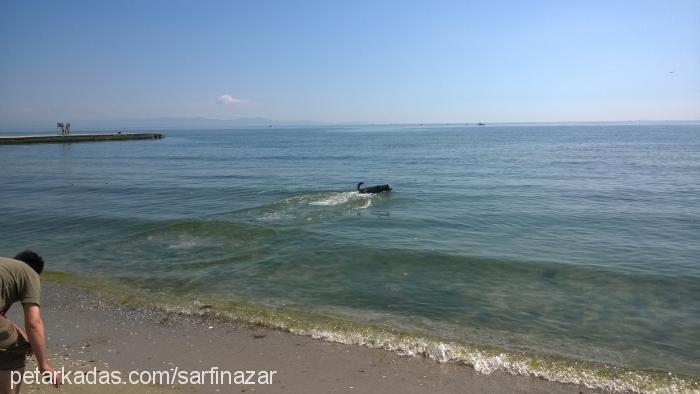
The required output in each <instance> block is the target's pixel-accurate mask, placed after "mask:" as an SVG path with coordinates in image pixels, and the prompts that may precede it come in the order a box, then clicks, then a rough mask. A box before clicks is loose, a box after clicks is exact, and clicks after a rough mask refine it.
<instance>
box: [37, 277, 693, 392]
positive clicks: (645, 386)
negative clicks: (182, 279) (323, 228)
mask: <svg viewBox="0 0 700 394" xmlns="http://www.w3.org/2000/svg"><path fill="white" fill-rule="evenodd" d="M46 279H47V280H51V281H55V282H59V283H64V284H68V285H71V286H78V287H80V288H83V289H85V290H87V291H89V292H91V293H94V294H95V295H96V296H98V297H100V298H105V299H107V300H109V301H112V302H116V303H118V304H122V305H133V306H135V307H147V308H153V309H154V310H160V311H163V312H166V313H173V314H178V315H182V316H184V317H188V316H198V317H207V318H213V319H220V320H222V321H236V322H243V323H247V324H251V325H254V326H264V327H268V328H273V329H279V330H283V331H287V332H290V333H292V334H296V335H305V336H311V337H313V338H316V339H321V340H325V341H329V342H338V343H343V344H350V345H360V346H366V347H370V348H378V349H384V350H387V351H391V352H395V353H397V354H399V355H402V356H411V357H425V358H428V359H431V360H434V361H436V362H439V363H446V362H451V363H456V364H465V365H469V366H471V367H473V368H474V370H476V371H477V372H479V373H482V374H491V373H494V372H497V371H502V372H506V373H509V374H513V375H522V376H530V377H535V378H541V379H545V380H549V381H554V382H560V383H570V384H576V385H582V386H585V387H588V388H592V389H603V390H608V391H614V392H634V393H690V392H700V379H698V378H697V377H691V376H684V375H680V374H674V373H670V372H666V371H660V370H639V369H632V368H626V367H621V366H616V365H611V364H605V363H599V362H592V361H582V360H575V359H568V358H563V357H557V356H548V355H543V354H538V353H528V352H514V351H510V350H506V349H502V348H498V347H495V346H489V345H480V344H474V343H467V342H462V341H454V340H448V339H444V338H439V337H432V336H427V335H419V334H415V333H411V332H406V331H399V330H395V329H390V328H388V327H385V326H376V325H370V324H364V323H359V322H355V321H349V320H344V319H340V318H336V317H330V316H325V315H318V314H314V313H310V312H303V311H299V310H295V309H287V308H278V307H272V306H264V305H259V304H253V303H248V302H240V301H228V302H222V301H220V300H215V299H211V298H208V297H198V298H193V297H194V296H191V297H186V298H182V297H178V300H179V301H178V302H177V303H173V302H172V298H171V297H170V296H168V295H167V294H156V293H153V292H151V291H149V290H148V289H147V288H143V287H140V286H138V285H136V286H135V285H134V283H133V281H129V282H128V283H127V282H126V280H124V281H120V280H115V279H104V278H96V277H90V278H86V277H82V276H78V275H72V274H65V273H56V272H49V273H47V274H46ZM205 304H206V305H208V306H209V307H207V308H206V309H205V308H202V305H205Z"/></svg>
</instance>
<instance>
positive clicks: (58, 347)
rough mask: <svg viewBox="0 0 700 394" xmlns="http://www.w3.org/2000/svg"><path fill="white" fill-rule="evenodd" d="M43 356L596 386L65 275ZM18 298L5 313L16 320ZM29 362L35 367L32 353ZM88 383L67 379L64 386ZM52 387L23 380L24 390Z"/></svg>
mask: <svg viewBox="0 0 700 394" xmlns="http://www.w3.org/2000/svg"><path fill="white" fill-rule="evenodd" d="M43 286H44V287H43V305H42V313H43V315H44V321H45V324H46V332H47V336H48V344H49V351H50V354H51V356H50V359H51V360H52V362H53V363H54V366H55V367H56V368H57V369H59V368H61V367H64V368H65V370H66V371H69V370H70V371H84V372H85V371H91V370H95V371H121V373H122V377H123V378H124V379H125V380H126V376H127V373H129V372H131V371H171V372H172V371H174V368H176V367H177V368H178V370H179V371H189V372H191V371H206V370H211V369H212V368H216V367H218V369H219V370H224V371H232V372H234V371H248V370H256V371H276V373H274V374H272V375H271V377H272V384H269V385H268V384H254V385H246V384H238V385H236V384H234V385H228V383H226V384H223V385H222V384H220V385H216V384H214V385H211V384H201V385H200V384H195V385H193V384H184V385H183V384H174V385H153V384H151V385H146V384H139V385H132V384H128V385H126V386H125V385H111V386H110V385H100V392H125V391H126V392H170V391H173V390H174V391H178V392H196V393H213V392H262V393H283V392H284V393H299V392H305V393H338V392H348V393H370V392H374V393H376V392H390V393H422V392H434V393H456V392H484V393H486V392H488V393H513V392H520V393H525V392H538V393H583V392H586V393H587V392H594V391H591V390H588V389H586V388H583V387H579V386H574V385H564V384H558V383H552V382H547V381H543V380H540V379H535V378H527V377H523V376H512V375H508V374H499V373H495V374H491V375H481V374H478V373H476V372H475V371H474V370H473V369H472V368H470V367H468V366H464V365H456V364H449V363H448V364H438V363H435V362H433V361H430V360H426V359H421V358H412V357H401V356H398V355H397V354H394V353H392V352H388V351H384V350H377V349H368V348H363V347H360V346H352V345H344V344H337V343H329V342H325V341H321V340H314V339H312V338H310V337H304V336H297V335H293V334H289V333H286V332H282V331H276V330H270V329H256V328H250V327H245V326H243V325H236V324H232V323H223V322H219V321H212V320H205V319H199V318H185V317H179V316H178V317H176V318H173V317H172V315H167V314H165V313H162V312H158V311H153V310H149V309H143V308H137V309H135V308H129V307H124V306H119V305H114V304H111V303H108V302H105V301H103V300H100V299H97V298H95V297H93V296H92V295H90V294H88V293H86V292H84V291H82V290H79V289H76V288H72V287H68V286H65V285H63V284H60V285H59V284H55V283H51V282H49V283H44V285H43ZM20 311H21V308H18V307H16V306H15V308H13V310H12V311H11V314H10V315H11V318H13V319H15V320H16V321H20V322H21V321H22V320H21V316H20V315H19V312H20ZM29 368H33V364H32V363H30V364H29V366H28V369H29ZM94 389H95V386H90V385H78V384H75V383H74V384H71V385H66V386H64V388H63V391H66V392H93V391H94ZM35 390H41V391H42V392H44V391H45V390H49V391H50V390H52V388H50V387H48V386H40V385H29V386H28V387H24V388H23V391H24V392H32V391H35Z"/></svg>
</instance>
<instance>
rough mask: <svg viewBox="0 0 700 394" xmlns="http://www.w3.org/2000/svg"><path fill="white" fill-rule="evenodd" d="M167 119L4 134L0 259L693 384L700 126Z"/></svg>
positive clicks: (189, 302)
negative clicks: (100, 131)
mask: <svg viewBox="0 0 700 394" xmlns="http://www.w3.org/2000/svg"><path fill="white" fill-rule="evenodd" d="M163 132H164V133H165V138H164V139H162V140H143V141H119V142H117V141H114V142H90V143H68V144H32V145H0V212H1V215H0V255H3V256H13V255H14V254H16V253H17V252H19V251H21V250H24V249H32V250H35V251H36V252H38V253H39V254H41V255H42V256H43V257H44V259H45V260H46V262H47V270H48V271H50V272H48V274H49V275H48V276H49V279H50V275H54V276H57V277H60V278H62V280H67V281H70V280H73V279H71V278H74V280H75V281H76V283H78V282H80V281H81V280H82V281H83V282H84V283H93V284H95V283H99V286H97V287H100V288H110V287H111V288H112V289H113V290H114V291H113V293H118V294H117V295H120V296H124V297H129V300H131V301H134V302H137V303H139V304H141V305H149V304H150V305H154V306H155V305H158V306H159V307H163V308H168V310H170V311H177V313H204V312H206V313H209V314H215V315H216V316H217V317H219V318H231V319H234V320H243V321H247V322H250V323H252V324H258V325H260V324H262V325H267V326H269V327H273V328H279V329H283V330H286V331H291V332H293V333H297V334H301V335H311V336H314V337H316V338H319V339H323V340H328V341H336V342H343V343H354V344H360V345H364V346H371V347H377V348H384V349H387V350H389V351H394V352H397V353H399V354H401V355H405V356H415V357H428V358H431V359H434V360H436V361H437V362H455V363H461V364H468V365H470V366H472V367H473V368H475V369H476V370H477V371H478V372H480V373H491V372H494V371H504V372H507V373H513V374H522V375H526V376H536V377H540V378H544V379H549V380H554V381H559V382H568V383H576V384H583V385H586V386H588V387H597V388H603V389H610V390H628V391H634V392H674V391H677V392H683V391H688V390H691V391H692V390H700V123H683V124H681V123H674V124H670V123H669V124H666V123H648V124H642V123H622V124H597V123H593V124H586V123H582V124H507V125H506V124H504V125H496V124H493V125H492V124H488V125H486V126H477V125H473V124H472V125H468V124H444V125H442V124H441V125H434V124H431V125H429V124H425V125H330V126H329V125H311V126H277V125H275V126H274V127H268V126H265V127H238V128H231V129H226V130H209V129H207V130H179V129H173V130H163ZM35 133H37V134H46V133H47V132H46V131H45V132H35ZM16 134H25V133H18V132H17V131H3V132H1V133H0V135H16ZM358 182H364V184H365V186H371V185H376V184H389V185H391V187H392V188H393V190H392V191H390V192H385V193H381V194H377V195H367V194H359V193H358V192H357V191H356V185H357V183H358ZM80 278H82V279H80Z"/></svg>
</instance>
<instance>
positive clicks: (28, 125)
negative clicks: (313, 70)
mask: <svg viewBox="0 0 700 394" xmlns="http://www.w3.org/2000/svg"><path fill="white" fill-rule="evenodd" d="M56 122H57V121H28V122H18V121H13V122H7V121H2V120H0V130H18V131H21V130H54V129H55V128H56ZM70 122H71V128H72V129H73V130H75V131H85V130H92V131H100V130H131V129H134V130H154V129H215V128H227V127H242V126H269V125H273V126H281V125H310V124H320V123H319V122H312V121H305V120H298V121H279V120H272V119H266V118H238V119H207V118H148V119H86V120H80V119H77V120H70Z"/></svg>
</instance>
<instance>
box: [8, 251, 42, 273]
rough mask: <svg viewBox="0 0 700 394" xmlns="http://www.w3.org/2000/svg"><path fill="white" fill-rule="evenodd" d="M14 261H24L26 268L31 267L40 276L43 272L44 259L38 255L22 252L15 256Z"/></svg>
mask: <svg viewBox="0 0 700 394" xmlns="http://www.w3.org/2000/svg"><path fill="white" fill-rule="evenodd" d="M15 260H19V261H24V262H25V263H27V265H28V266H30V267H32V268H33V269H34V271H36V273H37V274H39V275H41V272H42V271H43V270H44V259H42V258H41V256H39V255H38V254H36V253H34V252H32V251H31V250H25V251H24V252H19V253H18V254H17V256H15Z"/></svg>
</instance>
